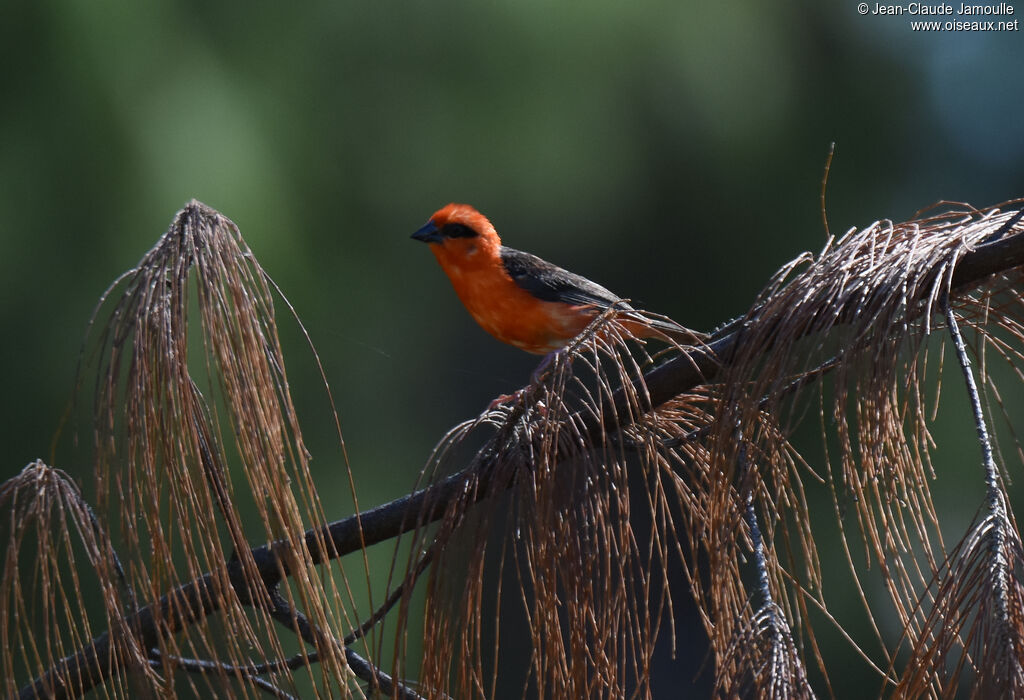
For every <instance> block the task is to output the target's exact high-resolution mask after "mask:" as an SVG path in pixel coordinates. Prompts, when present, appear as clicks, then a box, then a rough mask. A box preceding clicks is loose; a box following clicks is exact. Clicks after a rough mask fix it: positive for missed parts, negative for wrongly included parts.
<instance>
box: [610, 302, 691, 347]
mask: <svg viewBox="0 0 1024 700" xmlns="http://www.w3.org/2000/svg"><path fill="white" fill-rule="evenodd" d="M617 322H618V323H619V325H621V326H622V327H623V328H624V329H625V330H626V331H627V332H629V334H630V335H632V336H633V337H635V338H655V339H657V340H663V341H665V342H667V343H673V344H678V345H703V344H704V343H705V342H706V341H707V340H708V337H709V336H708V334H707V333H701V332H700V331H695V330H691V329H689V328H687V327H686V326H681V325H679V324H678V323H676V322H675V321H673V320H672V319H670V318H667V317H664V316H652V315H648V314H641V313H639V312H637V311H633V310H630V311H628V312H626V313H624V314H623V315H622V316H620V317H619V318H618V319H617Z"/></svg>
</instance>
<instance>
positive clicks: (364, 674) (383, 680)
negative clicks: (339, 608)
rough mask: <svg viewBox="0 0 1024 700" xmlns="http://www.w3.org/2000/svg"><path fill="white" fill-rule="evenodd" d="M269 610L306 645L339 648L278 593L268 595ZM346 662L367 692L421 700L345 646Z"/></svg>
mask: <svg viewBox="0 0 1024 700" xmlns="http://www.w3.org/2000/svg"><path fill="white" fill-rule="evenodd" d="M270 600H271V605H272V607H271V609H270V611H269V612H270V616H271V617H273V618H274V619H275V620H277V622H278V623H280V624H281V625H282V626H284V627H286V628H288V629H291V630H294V631H296V632H298V633H299V636H300V637H302V639H303V640H304V641H305V642H306V643H307V644H310V645H312V646H313V647H314V648H315V649H317V650H318V651H319V649H320V647H321V646H322V645H323V644H339V642H338V640H336V639H333V638H332V637H330V635H328V634H326V633H325V632H323V630H319V629H317V627H316V625H314V624H313V623H312V622H310V621H309V620H308V619H307V618H306V616H305V615H303V614H302V612H301V611H300V610H298V609H296V608H295V607H294V606H292V604H291V603H289V602H288V601H287V600H286V599H285V597H284V596H283V595H281V592H280V591H279V590H277V589H273V590H272V591H271V594H270ZM345 660H346V661H347V662H348V667H349V668H350V669H352V672H353V673H354V674H355V675H356V676H357V677H358V678H360V679H361V680H363V681H365V682H366V683H368V684H369V686H370V688H372V689H374V690H379V691H380V692H382V693H384V694H385V695H388V696H393V695H395V693H396V691H397V694H398V697H399V698H402V700H424V698H423V697H422V696H421V695H418V694H417V693H415V692H413V691H412V690H410V689H409V688H407V687H406V686H405V685H404V684H403V683H399V682H397V681H395V679H394V678H392V677H391V676H389V675H388V674H386V673H384V672H383V671H381V670H380V669H379V668H377V667H376V666H374V665H373V664H371V663H370V662H369V661H368V660H366V659H364V658H363V657H362V656H360V655H359V654H357V653H356V652H355V651H353V650H352V649H351V648H350V647H348V646H345Z"/></svg>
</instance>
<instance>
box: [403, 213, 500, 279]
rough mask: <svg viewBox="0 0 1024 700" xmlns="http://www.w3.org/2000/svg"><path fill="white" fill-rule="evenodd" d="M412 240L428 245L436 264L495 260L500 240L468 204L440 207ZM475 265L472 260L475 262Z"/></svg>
mask: <svg viewBox="0 0 1024 700" xmlns="http://www.w3.org/2000/svg"><path fill="white" fill-rule="evenodd" d="M412 237H413V238H415V239H416V240H417V241H423V242H424V243H429V244H430V249H431V250H432V251H433V252H434V255H435V256H437V259H438V261H439V262H441V264H442V265H445V263H446V262H454V261H459V262H461V263H462V264H465V263H466V262H469V261H470V260H473V259H474V258H476V259H477V260H479V261H480V262H483V261H485V260H486V261H494V260H498V259H499V256H500V249H501V239H500V238H498V232H497V231H495V230H494V226H492V225H491V222H490V221H488V220H487V217H486V216H484V215H483V214H481V213H480V212H478V211H477V210H476V209H474V208H473V207H471V206H469V205H468V204H455V203H452V204H449V205H447V206H444V207H441V208H440V209H438V210H437V211H436V212H434V214H433V215H432V216H431V217H430V220H429V221H427V223H426V224H425V225H424V226H423V227H422V228H420V229H419V230H418V231H417V232H416V233H414V234H412ZM474 262H475V261H474Z"/></svg>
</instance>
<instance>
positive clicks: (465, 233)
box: [441, 224, 477, 238]
mask: <svg viewBox="0 0 1024 700" xmlns="http://www.w3.org/2000/svg"><path fill="white" fill-rule="evenodd" d="M441 235H442V236H444V237H445V238H473V237H474V236H476V235H477V232H476V231H474V230H473V229H471V228H470V227H469V226H466V225H464V224H445V225H444V226H442V227H441Z"/></svg>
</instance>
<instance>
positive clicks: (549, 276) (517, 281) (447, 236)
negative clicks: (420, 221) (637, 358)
mask: <svg viewBox="0 0 1024 700" xmlns="http://www.w3.org/2000/svg"><path fill="white" fill-rule="evenodd" d="M412 237H413V238H415V239H416V240H417V241H423V242H424V243H428V244H430V249H431V251H433V253H434V257H436V258H437V261H438V262H439V263H440V264H441V268H442V269H443V270H444V271H445V273H446V274H447V275H448V279H450V280H451V283H452V286H453V287H455V293H456V294H458V295H459V299H461V300H462V303H463V305H464V306H465V307H466V310H467V311H469V313H470V315H471V316H472V317H473V318H474V319H476V322H477V323H479V324H480V325H481V326H482V327H483V329H484V330H485V331H487V332H488V333H490V334H491V335H493V336H494V337H495V338H497V339H498V340H500V341H502V342H504V343H508V344H510V345H514V346H516V347H517V348H521V349H523V350H525V351H527V352H532V353H535V354H538V355H542V354H550V353H552V352H555V351H556V350H558V349H560V348H562V347H565V346H566V345H568V344H569V342H570V341H571V340H572V339H573V338H575V337H576V336H577V335H579V334H580V332H582V331H583V329H584V328H586V327H587V326H588V325H589V324H590V322H591V321H592V320H594V318H595V317H596V316H598V315H599V314H601V313H603V312H604V311H606V310H607V309H608V308H610V307H611V306H613V305H614V306H616V307H617V308H619V309H621V310H622V315H621V316H620V317H619V318H618V319H617V320H616V323H618V324H619V325H620V326H621V327H622V328H623V329H625V330H626V331H627V332H629V333H630V334H631V335H633V336H634V337H637V338H659V339H661V340H669V341H675V342H678V343H681V344H687V345H692V344H694V343H698V342H700V341H701V340H703V339H704V338H706V336H705V335H704V334H702V333H697V332H696V331H691V330H690V329H688V328H684V327H683V326H680V325H679V324H677V323H674V322H671V321H667V320H659V319H649V318H646V317H644V316H641V315H640V313H639V312H637V311H636V310H635V309H633V308H632V307H631V306H629V305H628V304H626V303H625V302H624V301H623V300H622V299H621V298H620V297H618V296H616V295H615V294H613V293H612V292H610V291H608V290H607V289H605V288H604V287H602V286H601V285H599V284H596V283H595V282H591V281H590V280H588V279H587V278H585V277H581V276H580V275H577V274H574V273H572V272H569V271H568V270H563V269H562V268H560V267H558V266H556V265H552V264H551V263H549V262H546V261H544V260H541V259H540V258H538V257H537V256H536V255H530V254H529V253H524V252H522V251H519V250H514V249H512V248H508V247H506V246H503V245H502V244H501V239H500V238H499V237H498V232H497V231H496V230H495V229H494V226H493V225H491V222H490V221H488V220H487V217H485V216H484V215H483V214H481V213H480V212H478V211H477V210H476V209H474V208H473V207H471V206H469V205H468V204H454V203H453V204H449V205H447V206H445V207H442V208H441V209H438V210H437V211H436V212H434V214H433V216H431V217H430V220H429V221H427V223H426V224H425V225H424V226H423V227H422V228H420V229H419V230H418V231H416V233H414V234H412Z"/></svg>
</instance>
